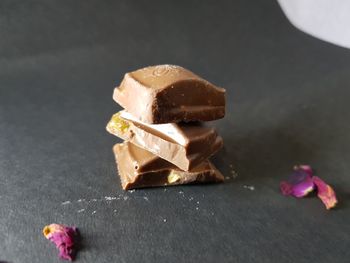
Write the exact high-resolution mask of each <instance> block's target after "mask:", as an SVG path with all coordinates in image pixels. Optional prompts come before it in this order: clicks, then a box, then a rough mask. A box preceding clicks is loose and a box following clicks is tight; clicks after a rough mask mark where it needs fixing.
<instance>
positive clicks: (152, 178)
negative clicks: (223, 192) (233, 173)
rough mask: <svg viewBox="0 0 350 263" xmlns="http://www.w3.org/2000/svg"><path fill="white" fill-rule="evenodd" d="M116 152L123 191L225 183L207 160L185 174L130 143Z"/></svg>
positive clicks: (124, 144)
mask: <svg viewBox="0 0 350 263" xmlns="http://www.w3.org/2000/svg"><path fill="white" fill-rule="evenodd" d="M113 151H114V154H115V158H116V162H117V166H118V172H119V176H120V179H121V184H122V187H123V189H124V190H129V189H133V188H144V187H156V186H165V185H179V184H192V183H209V182H222V181H223V180H224V177H223V175H222V174H221V173H220V172H219V171H218V170H217V169H216V168H215V167H214V165H213V164H212V163H211V162H210V161H208V160H205V161H203V162H202V163H201V164H199V165H198V166H197V167H195V168H194V169H192V170H191V171H188V172H186V171H182V170H180V169H178V168H177V167H176V166H174V165H173V164H171V163H169V162H167V161H165V160H163V159H161V158H159V157H158V156H156V155H154V154H152V153H150V152H148V151H146V150H144V149H142V148H139V147H137V146H136V145H134V144H132V143H130V142H124V143H120V144H116V145H115V146H114V147H113Z"/></svg>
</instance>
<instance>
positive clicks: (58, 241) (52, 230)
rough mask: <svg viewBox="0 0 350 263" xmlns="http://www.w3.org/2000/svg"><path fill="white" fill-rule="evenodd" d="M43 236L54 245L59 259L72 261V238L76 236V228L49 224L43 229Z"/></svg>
mask: <svg viewBox="0 0 350 263" xmlns="http://www.w3.org/2000/svg"><path fill="white" fill-rule="evenodd" d="M43 234H44V236H45V237H46V238H47V239H48V240H50V241H51V242H52V243H54V244H55V245H56V247H57V248H58V250H59V257H60V258H62V259H65V260H70V261H72V260H73V254H74V253H73V252H74V237H75V236H77V234H78V232H77V228H76V227H69V226H65V225H60V224H51V225H48V226H45V227H44V229H43Z"/></svg>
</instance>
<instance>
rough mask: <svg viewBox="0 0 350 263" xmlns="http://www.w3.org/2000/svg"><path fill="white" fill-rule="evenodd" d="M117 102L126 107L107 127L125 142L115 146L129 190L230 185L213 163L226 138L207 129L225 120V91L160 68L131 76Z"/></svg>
mask: <svg viewBox="0 0 350 263" xmlns="http://www.w3.org/2000/svg"><path fill="white" fill-rule="evenodd" d="M113 99H114V100H115V101H116V102H117V103H118V104H119V105H121V106H122V107H123V108H124V110H122V111H120V112H118V113H116V114H114V115H113V116H112V118H111V120H110V121H109V123H108V124H107V131H108V132H110V133H111V134H113V135H115V136H117V137H119V138H121V139H123V140H124V142H123V143H120V144H116V145H115V146H114V147H113V152H114V154H115V157H116V162H117V166H118V172H119V176H120V179H121V184H122V187H123V189H124V190H129V189H133V188H141V187H155V186H165V185H178V184H189V183H198V182H203V183H204V182H222V181H223V180H224V177H223V176H222V174H221V173H220V172H219V171H218V170H217V169H216V168H215V167H214V165H213V164H212V163H211V162H210V161H209V160H208V158H209V157H210V156H212V155H213V154H215V153H216V152H217V151H218V150H219V149H220V148H221V147H222V146H223V141H222V138H221V137H220V136H219V135H218V134H217V132H216V130H215V129H214V128H212V127H209V126H205V125H204V124H203V122H204V121H212V120H217V119H220V118H223V117H224V115H225V90H224V89H222V88H219V87H216V86H214V85H213V84H211V83H209V82H208V81H206V80H204V79H202V78H200V77H199V76H197V75H195V74H194V73H192V72H191V71H189V70H186V69H184V68H182V67H179V66H173V65H160V66H151V67H146V68H143V69H139V70H136V71H134V72H130V73H127V74H125V76H124V79H123V81H122V82H121V84H120V86H119V87H117V88H115V90H114V94H113Z"/></svg>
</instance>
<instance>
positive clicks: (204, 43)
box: [0, 0, 350, 263]
mask: <svg viewBox="0 0 350 263" xmlns="http://www.w3.org/2000/svg"><path fill="white" fill-rule="evenodd" d="M162 63H171V64H179V65H182V66H184V67H187V68H189V69H191V70H193V71H194V72H196V73H198V74H200V75H202V76H203V77H205V78H206V79H208V80H210V81H211V82H213V83H215V84H217V85H219V86H222V87H225V88H226V89H227V115H226V117H225V119H223V120H220V121H216V122H215V123H214V125H216V127H217V129H218V131H219V133H220V134H221V135H222V136H223V138H224V140H225V147H224V149H223V150H222V151H221V152H220V153H219V154H218V155H217V156H215V157H214V158H213V160H214V162H215V164H216V165H217V166H218V168H219V169H220V170H221V171H222V172H223V173H224V175H225V176H226V177H229V179H228V180H227V181H226V183H224V184H220V185H206V186H187V187H186V186H184V187H173V188H166V189H165V188H157V189H146V190H137V191H135V192H132V193H129V192H124V191H122V190H121V187H120V185H119V179H118V178H117V175H116V171H115V164H114V158H113V155H112V152H111V148H112V146H113V144H114V143H116V142H119V140H118V139H117V138H114V137H113V136H111V135H109V134H108V133H107V132H106V131H105V129H104V127H105V125H106V123H107V121H108V120H109V118H110V116H111V115H112V114H113V113H115V112H116V111H118V110H119V107H118V106H117V105H116V104H115V103H114V102H113V101H112V91H113V87H114V86H115V85H117V84H118V83H119V82H120V80H121V79H122V77H123V74H124V73H125V72H127V71H131V70H134V69H137V68H140V67H143V66H146V65H152V64H162ZM349 96H350V52H349V50H346V49H342V48H339V47H336V46H333V45H331V44H327V43H325V42H321V41H319V40H317V39H314V38H311V37H309V36H307V35H305V34H304V33H302V32H300V31H298V30H296V29H295V28H294V27H292V26H291V25H290V24H289V23H288V21H287V20H286V19H285V17H284V15H283V14H282V12H281V10H280V8H279V6H278V4H277V3H276V2H275V1H243V0H242V1H55V2H53V1H1V2H0V261H1V260H4V261H7V262H13V263H15V262H59V260H58V259H57V258H56V256H57V252H56V249H55V248H54V246H53V245H52V244H50V243H49V242H48V241H47V240H45V238H44V237H43V235H42V234H41V230H42V228H43V226H44V225H46V224H49V223H52V222H57V223H64V224H68V225H76V226H78V227H79V229H80V230H81V233H82V235H83V243H82V246H83V248H82V249H81V250H80V253H79V254H78V258H77V261H78V262H349V259H350V250H349V245H350V242H349V232H350V228H349V219H350V212H349V196H350V193H349V183H350V179H349V171H350V162H349V143H350V123H349V117H350V113H349V109H350V103H349V98H350V97H349ZM298 163H305V164H311V165H312V166H313V167H315V168H316V169H317V172H318V175H319V176H320V177H322V178H324V179H325V180H326V181H327V182H329V183H330V184H331V185H333V186H334V188H335V189H336V191H337V194H338V197H339V199H340V204H339V206H338V207H337V208H336V209H335V210H333V211H327V210H326V209H325V208H324V206H323V204H322V203H321V202H320V200H318V199H317V198H316V197H310V198H305V199H302V200H297V199H295V198H292V197H284V196H282V195H281V193H280V191H279V183H280V181H281V180H283V179H285V178H286V177H287V176H288V175H289V174H290V172H291V170H292V167H293V165H295V164H298ZM231 166H233V168H231ZM232 170H234V171H236V172H237V174H238V177H237V178H236V179H232V177H233V175H232ZM244 186H254V187H255V190H253V191H252V190H249V189H247V188H245V187H244ZM106 197H107V198H106ZM106 199H107V200H106ZM108 199H112V200H109V201H108ZM66 201H70V202H66ZM64 202H66V203H64ZM62 203H63V204H62ZM81 209H85V210H84V211H82V210H81ZM94 211H96V212H94Z"/></svg>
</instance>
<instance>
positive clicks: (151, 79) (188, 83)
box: [113, 65, 225, 124]
mask: <svg viewBox="0 0 350 263" xmlns="http://www.w3.org/2000/svg"><path fill="white" fill-rule="evenodd" d="M113 99H114V100H115V101H116V102H117V103H119V104H120V105H121V106H122V107H123V108H124V109H126V110H127V111H128V112H129V113H131V114H132V115H133V116H135V117H136V118H137V119H139V120H140V121H142V122H145V123H150V124H160V123H171V122H182V121H183V122H189V121H212V120H216V119H220V118H223V117H224V115H225V89H223V88H219V87H217V86H214V85H213V84H211V83H209V82H208V81H206V80H204V79H202V78H200V77H199V76H197V75H195V74H194V73H192V72H191V71H189V70H187V69H184V68H182V67H179V66H173V65H159V66H151V67H146V68H143V69H139V70H136V71H133V72H130V73H126V74H125V76H124V79H123V81H122V82H121V84H120V86H119V87H117V88H115V89H114V94H113Z"/></svg>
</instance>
